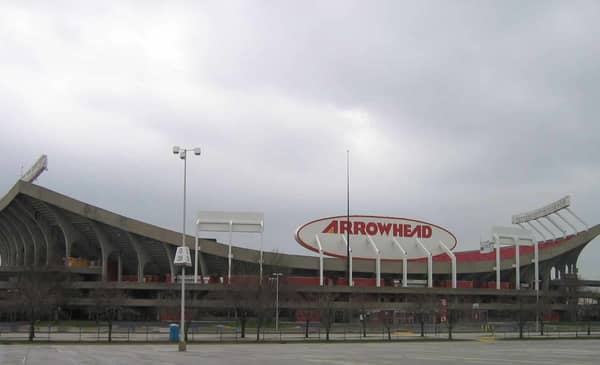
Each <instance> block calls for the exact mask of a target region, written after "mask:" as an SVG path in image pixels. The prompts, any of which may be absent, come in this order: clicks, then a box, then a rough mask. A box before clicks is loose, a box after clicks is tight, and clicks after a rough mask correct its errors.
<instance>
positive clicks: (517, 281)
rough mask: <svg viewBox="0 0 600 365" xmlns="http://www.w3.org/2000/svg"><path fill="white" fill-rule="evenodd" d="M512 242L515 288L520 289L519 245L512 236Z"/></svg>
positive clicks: (517, 239) (516, 238)
mask: <svg viewBox="0 0 600 365" xmlns="http://www.w3.org/2000/svg"><path fill="white" fill-rule="evenodd" d="M512 240H513V242H514V244H515V288H516V289H517V290H520V289H521V252H520V245H519V243H520V242H519V237H516V236H513V237H512Z"/></svg>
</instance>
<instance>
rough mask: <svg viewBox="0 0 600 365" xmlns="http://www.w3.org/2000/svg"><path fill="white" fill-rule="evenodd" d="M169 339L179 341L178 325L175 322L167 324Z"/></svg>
mask: <svg viewBox="0 0 600 365" xmlns="http://www.w3.org/2000/svg"><path fill="white" fill-rule="evenodd" d="M169 341H171V342H179V325H178V324H176V323H171V324H170V325H169Z"/></svg>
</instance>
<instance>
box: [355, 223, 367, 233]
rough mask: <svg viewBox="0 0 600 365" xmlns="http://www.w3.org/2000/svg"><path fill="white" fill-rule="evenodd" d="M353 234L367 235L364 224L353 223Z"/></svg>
mask: <svg viewBox="0 0 600 365" xmlns="http://www.w3.org/2000/svg"><path fill="white" fill-rule="evenodd" d="M354 234H367V233H366V232H365V222H354Z"/></svg>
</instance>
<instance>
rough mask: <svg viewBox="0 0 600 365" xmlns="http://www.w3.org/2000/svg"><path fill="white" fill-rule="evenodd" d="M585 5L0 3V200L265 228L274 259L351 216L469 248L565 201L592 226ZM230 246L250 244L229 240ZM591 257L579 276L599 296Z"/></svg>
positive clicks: (599, 191) (593, 165)
mask: <svg viewBox="0 0 600 365" xmlns="http://www.w3.org/2000/svg"><path fill="white" fill-rule="evenodd" d="M599 14H600V4H599V3H598V2H596V1H589V2H588V1H561V2H552V1H541V2H536V1H527V2H524V1H495V2H487V1H462V2H460V1H454V2H449V1H439V2H438V1H415V2H408V1H389V2H386V1H357V2H355V1H315V2H312V1H304V0H303V1H254V2H251V1H240V2H235V1H225V2H222V1H213V2H200V1H193V2H188V3H186V2H180V3H175V2H169V3H168V4H166V2H162V1H157V2H151V1H143V2H142V1H139V2H132V3H127V2H124V1H117V2H114V3H111V2H109V1H96V2H78V1H74V2H70V3H69V2H65V3H61V2H58V1H52V2H47V1H39V2H30V1H23V2H16V1H1V2H0V155H1V156H2V158H0V169H1V171H2V174H1V175H0V195H1V194H4V192H5V191H7V190H8V189H10V187H12V185H13V184H14V183H15V181H16V180H17V179H18V177H19V174H20V171H21V167H22V166H24V167H25V168H27V167H28V166H29V165H30V164H31V163H33V161H34V160H35V159H36V158H37V157H38V156H39V155H41V154H43V153H45V154H47V155H48V156H49V160H50V164H49V171H48V172H47V173H45V174H44V175H43V176H42V177H41V178H40V179H39V180H38V183H39V184H40V185H42V186H44V187H47V188H50V189H53V190H56V191H58V192H60V193H63V194H66V195H68V196H71V197H74V198H77V199H80V200H83V201H85V202H88V203H90V204H93V205H96V206H100V207H102V208H105V209H108V210H111V211H114V212H117V213H119V214H123V215H126V216H128V217H132V218H136V219H140V220H143V221H147V222H149V223H153V224H156V225H159V226H163V227H167V228H171V229H176V230H179V229H180V226H181V223H180V222H181V203H182V202H181V200H182V174H183V163H182V162H181V160H179V159H178V158H176V157H175V156H174V155H172V154H171V147H172V146H173V145H176V144H179V145H183V146H188V147H194V146H199V147H201V148H202V156H200V157H195V156H194V157H193V158H190V159H189V161H188V192H189V195H188V202H189V204H188V206H189V208H190V209H189V218H190V219H189V226H188V227H189V230H188V231H189V232H193V231H192V228H191V222H192V219H193V216H194V215H195V213H194V212H196V211H197V210H200V209H202V210H235V211H262V212H264V213H265V225H266V228H265V232H266V233H265V247H266V248H267V249H279V250H281V251H284V252H290V253H307V254H308V252H307V251H306V250H305V249H303V248H302V247H300V246H299V245H298V244H297V243H295V241H294V239H293V233H294V231H295V229H296V227H297V226H299V225H300V224H303V223H305V222H307V221H309V220H312V219H314V218H319V217H324V216H329V215H342V214H345V210H346V150H347V149H349V150H350V165H351V166H350V185H351V187H350V189H351V202H350V204H351V213H354V214H376V215H390V216H399V217H411V218H416V219H422V220H426V221H429V222H432V223H435V224H438V225H441V226H443V227H446V228H447V229H449V230H450V231H452V232H453V233H454V234H455V235H456V236H457V238H458V240H459V244H458V247H457V250H465V249H477V248H478V247H479V241H480V238H483V239H487V238H489V236H490V229H491V226H492V225H495V224H496V225H501V224H504V225H506V224H509V223H510V218H511V215H512V214H515V213H519V212H522V211H526V210H530V209H534V208H537V207H539V206H542V205H544V204H546V203H549V202H551V201H553V200H556V199H558V198H560V197H562V196H564V195H566V194H571V195H572V207H573V210H574V211H575V212H577V213H578V214H579V215H580V216H581V217H582V218H584V219H585V220H586V221H588V223H590V224H596V223H600V204H599V203H600V184H599V182H600V153H599V151H600V142H599V136H600V120H599V119H598V115H599V111H600V106H599V101H600V67H599V65H600V42H599V41H598V35H599V34H600V22H598V15H599ZM236 243H237V244H239V245H240V246H247V247H256V241H253V240H252V239H249V238H248V237H239V236H238V237H237V239H236ZM599 244H600V240H596V241H595V242H592V243H591V244H590V245H589V246H588V247H587V248H586V249H585V250H584V251H583V254H582V257H581V259H580V261H579V263H580V267H581V270H582V273H583V274H584V275H585V276H587V277H595V278H600V267H599V266H598V265H597V264H596V263H597V262H598V260H600V247H598V245H599Z"/></svg>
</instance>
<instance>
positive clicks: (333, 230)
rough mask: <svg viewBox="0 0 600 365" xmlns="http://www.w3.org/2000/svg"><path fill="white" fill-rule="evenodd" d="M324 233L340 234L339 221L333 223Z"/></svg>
mask: <svg viewBox="0 0 600 365" xmlns="http://www.w3.org/2000/svg"><path fill="white" fill-rule="evenodd" d="M323 233H338V221H331V223H329V224H328V225H327V227H325V229H324V230H323ZM342 233H344V232H342Z"/></svg>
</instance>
